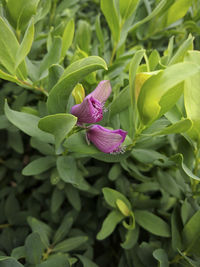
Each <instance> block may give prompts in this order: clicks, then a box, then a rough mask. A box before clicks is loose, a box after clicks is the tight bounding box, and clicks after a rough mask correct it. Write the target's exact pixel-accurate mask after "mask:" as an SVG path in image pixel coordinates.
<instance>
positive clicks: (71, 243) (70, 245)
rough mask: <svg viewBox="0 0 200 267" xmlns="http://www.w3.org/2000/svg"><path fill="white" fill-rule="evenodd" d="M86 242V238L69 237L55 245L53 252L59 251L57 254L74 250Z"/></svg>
mask: <svg viewBox="0 0 200 267" xmlns="http://www.w3.org/2000/svg"><path fill="white" fill-rule="evenodd" d="M87 241H88V237H87V236H76V237H70V238H68V239H66V240H64V241H62V242H61V243H59V244H57V245H56V246H55V247H54V248H53V251H54V252H56V251H59V252H65V253H66V252H69V251H72V250H75V249H77V248H79V247H80V246H81V245H83V244H84V243H86V242H87Z"/></svg>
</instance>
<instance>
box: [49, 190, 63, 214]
mask: <svg viewBox="0 0 200 267" xmlns="http://www.w3.org/2000/svg"><path fill="white" fill-rule="evenodd" d="M64 199H65V195H64V193H63V191H61V190H59V189H58V188H57V187H56V188H55V189H54V190H53V194H52V197H51V212H52V213H55V212H56V211H57V210H58V209H59V208H60V206H61V205H62V203H63V201H64Z"/></svg>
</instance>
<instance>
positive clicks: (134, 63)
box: [129, 50, 145, 107]
mask: <svg viewBox="0 0 200 267" xmlns="http://www.w3.org/2000/svg"><path fill="white" fill-rule="evenodd" d="M144 55H145V50H139V51H137V52H136V53H135V55H134V56H133V58H132V60H131V63H130V67H129V86H130V96H131V105H132V107H133V106H134V104H135V76H136V73H137V69H138V67H139V65H140V62H141V60H142V58H143V57H144Z"/></svg>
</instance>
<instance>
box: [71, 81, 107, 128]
mask: <svg viewBox="0 0 200 267" xmlns="http://www.w3.org/2000/svg"><path fill="white" fill-rule="evenodd" d="M110 93H111V85H110V82H109V81H107V80H104V81H101V82H100V83H99V84H98V86H97V87H96V89H95V90H94V91H93V92H92V93H90V94H89V95H88V96H86V97H85V98H84V100H83V102H82V103H81V104H77V105H75V106H73V107H72V108H71V114H72V115H74V116H76V117H77V118H78V124H83V123H95V122H98V121H100V120H102V118H103V106H104V103H105V101H106V100H107V98H108V97H109V95H110Z"/></svg>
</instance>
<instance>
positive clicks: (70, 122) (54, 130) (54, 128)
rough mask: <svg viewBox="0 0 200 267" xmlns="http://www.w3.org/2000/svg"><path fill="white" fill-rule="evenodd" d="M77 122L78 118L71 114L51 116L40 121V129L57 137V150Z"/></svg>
mask: <svg viewBox="0 0 200 267" xmlns="http://www.w3.org/2000/svg"><path fill="white" fill-rule="evenodd" d="M76 122H77V118H76V117H74V116H73V115H71V114H55V115H49V116H46V117H44V118H42V119H40V120H39V123H38V127H39V128H40V129H41V130H42V131H44V132H47V133H50V134H53V135H54V137H55V145H56V148H58V147H59V145H60V144H61V142H62V141H63V140H64V138H65V137H66V136H67V134H68V133H69V132H70V131H71V130H72V128H73V127H74V126H75V124H76Z"/></svg>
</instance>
